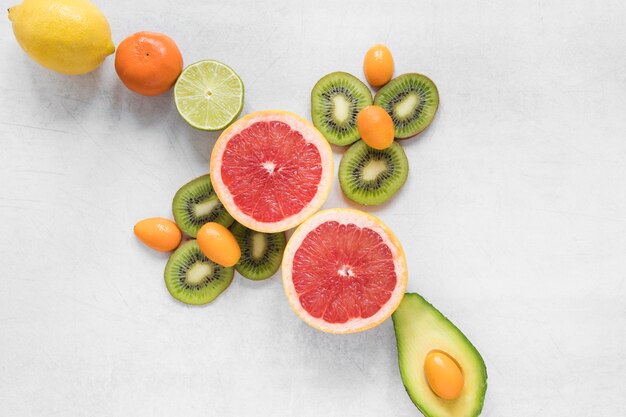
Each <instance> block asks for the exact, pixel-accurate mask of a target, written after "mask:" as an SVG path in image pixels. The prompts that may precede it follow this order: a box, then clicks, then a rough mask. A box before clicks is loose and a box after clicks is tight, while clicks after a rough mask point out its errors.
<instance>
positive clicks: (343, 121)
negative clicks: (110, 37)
mask: <svg viewBox="0 0 626 417" xmlns="http://www.w3.org/2000/svg"><path fill="white" fill-rule="evenodd" d="M371 104H372V93H371V92H370V90H369V88H367V86H366V85H365V84H363V82H362V81H361V80H359V79H358V78H356V77H355V76H354V75H351V74H348V73H347V72H333V73H330V74H328V75H326V76H325V77H323V78H322V79H321V80H319V81H318V82H317V84H315V87H313V91H311V119H312V120H313V124H314V125H315V127H316V128H317V129H318V130H319V131H320V132H322V135H324V137H325V138H326V140H328V142H330V143H332V144H333V145H341V146H345V145H350V144H351V143H354V142H356V141H357V140H359V131H358V130H357V128H356V116H357V115H358V114H359V112H360V111H361V110H362V109H363V108H364V107H367V106H369V105H371Z"/></svg>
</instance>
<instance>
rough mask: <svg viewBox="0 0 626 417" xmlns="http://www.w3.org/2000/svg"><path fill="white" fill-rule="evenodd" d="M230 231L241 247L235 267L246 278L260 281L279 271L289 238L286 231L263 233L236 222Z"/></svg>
mask: <svg viewBox="0 0 626 417" xmlns="http://www.w3.org/2000/svg"><path fill="white" fill-rule="evenodd" d="M230 231H231V232H232V233H233V235H234V236H235V239H237V243H239V247H240V248H241V258H239V262H237V265H235V269H236V270H237V272H239V273H240V274H241V275H243V276H244V277H245V278H248V279H251V280H254V281H260V280H263V279H266V278H269V277H271V276H272V275H274V274H275V273H276V271H278V268H279V267H280V264H281V262H282V260H283V252H285V244H286V242H287V239H286V237H285V232H279V233H261V232H257V231H254V230H251V229H248V228H247V227H245V226H243V225H241V224H239V223H237V222H235V223H234V224H233V225H232V226H231V228H230Z"/></svg>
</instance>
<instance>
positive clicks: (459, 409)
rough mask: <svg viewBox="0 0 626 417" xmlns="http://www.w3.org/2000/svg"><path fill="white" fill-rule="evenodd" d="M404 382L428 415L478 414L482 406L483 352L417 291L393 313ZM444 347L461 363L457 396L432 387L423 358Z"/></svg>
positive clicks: (484, 387) (461, 416)
mask: <svg viewBox="0 0 626 417" xmlns="http://www.w3.org/2000/svg"><path fill="white" fill-rule="evenodd" d="M392 317H393V327H394V329H395V332H396V340H397V343H398V363H399V365H400V375H401V376H402V383H403V384H404V387H405V388H406V391H407V393H408V394H409V397H411V401H413V403H414V404H415V406H416V407H417V408H419V410H420V411H421V412H422V413H423V414H424V415H425V416H427V417H475V416H478V415H479V414H480V412H481V410H482V408H483V401H484V399H485V391H486V390H487V368H486V367H485V362H484V361H483V358H482V357H481V356H480V353H478V351H477V350H476V348H475V347H474V346H473V345H472V344H471V342H470V341H469V340H468V339H467V338H466V337H465V335H463V333H461V331H460V330H459V329H458V328H457V327H456V326H455V325H454V324H452V323H451V322H450V320H448V319H447V318H446V317H445V316H444V315H443V314H441V313H440V312H439V311H438V310H437V309H436V308H434V307H433V306H432V305H430V304H429V303H428V302H427V301H426V300H424V299H423V298H422V297H421V296H420V295H418V294H409V293H407V294H405V295H404V298H403V299H402V302H401V303H400V306H399V307H398V309H397V310H396V311H395V312H394V313H393V316H392ZM431 350H441V351H443V352H445V353H447V354H448V355H449V356H451V357H452V358H453V359H454V360H455V361H456V362H457V363H458V364H459V365H460V367H461V370H462V372H463V377H464V386H463V390H462V391H461V395H460V396H459V397H458V398H456V399H454V400H444V399H442V398H440V397H438V396H437V395H435V393H433V391H432V390H431V389H430V386H429V385H428V381H427V380H426V376H425V374H424V360H425V359H426V355H427V354H428V353H429V352H430V351H431Z"/></svg>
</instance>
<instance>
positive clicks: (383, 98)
mask: <svg viewBox="0 0 626 417" xmlns="http://www.w3.org/2000/svg"><path fill="white" fill-rule="evenodd" d="M374 104H376V105H378V106H381V107H382V108H384V109H385V110H386V111H387V113H389V116H391V119H392V120H393V124H394V126H395V128H396V138H398V139H405V138H410V137H411V136H415V135H417V134H418V133H420V132H421V131H422V130H424V129H426V128H427V127H428V125H429V124H430V123H431V122H432V121H433V118H434V117H435V113H436V112H437V108H438V107H439V92H438V91H437V86H436V85H435V83H434V82H432V80H431V79H430V78H428V77H427V76H425V75H422V74H415V73H411V74H403V75H400V76H399V77H396V78H394V79H393V80H391V81H389V83H387V84H386V85H385V86H384V87H383V88H381V89H380V90H378V93H376V97H374Z"/></svg>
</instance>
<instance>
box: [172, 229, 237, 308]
mask: <svg viewBox="0 0 626 417" xmlns="http://www.w3.org/2000/svg"><path fill="white" fill-rule="evenodd" d="M234 273H235V270H234V268H233V267H232V266H231V267H229V268H225V267H223V266H221V265H218V264H216V263H215V262H213V261H211V260H210V259H209V258H207V257H206V256H205V255H204V254H203V253H202V251H201V250H200V247H199V246H198V243H197V242H196V241H195V240H190V241H188V242H186V243H183V244H182V245H180V246H179V247H178V249H176V252H174V253H173V254H172V256H170V259H169V261H167V265H166V266H165V285H166V286H167V290H168V291H169V292H170V294H172V296H173V297H174V298H176V299H177V300H179V301H181V302H183V303H185V304H194V305H200V304H207V303H210V302H211V301H213V300H215V298H217V296H218V295H220V294H221V293H222V292H224V290H225V289H226V288H228V286H229V285H230V283H231V282H232V280H233V275H234Z"/></svg>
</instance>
